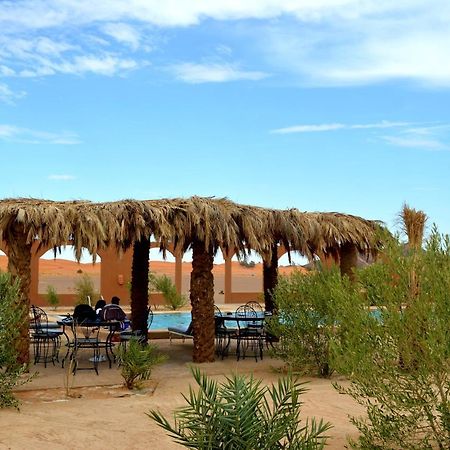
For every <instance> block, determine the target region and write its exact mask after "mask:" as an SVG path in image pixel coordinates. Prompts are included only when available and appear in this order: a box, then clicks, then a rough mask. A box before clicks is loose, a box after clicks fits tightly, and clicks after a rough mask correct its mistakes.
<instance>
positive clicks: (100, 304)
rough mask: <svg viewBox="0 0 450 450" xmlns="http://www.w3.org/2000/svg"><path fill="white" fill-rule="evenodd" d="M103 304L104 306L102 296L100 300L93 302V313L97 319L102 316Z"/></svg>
mask: <svg viewBox="0 0 450 450" xmlns="http://www.w3.org/2000/svg"><path fill="white" fill-rule="evenodd" d="M105 306H106V302H105V300H103V299H102V298H101V299H100V300H98V301H97V303H96V304H95V308H94V310H95V314H96V315H97V318H98V319H101V318H102V311H103V308H104V307H105Z"/></svg>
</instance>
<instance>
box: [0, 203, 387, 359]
mask: <svg viewBox="0 0 450 450" xmlns="http://www.w3.org/2000/svg"><path fill="white" fill-rule="evenodd" d="M379 228H380V223H379V222H376V221H370V220H365V219H362V218H360V217H356V216H351V215H346V214H340V213H309V212H301V211H298V210H297V209H289V210H277V209H269V208H262V207H256V206H251V205H241V204H238V203H234V202H232V201H230V200H228V199H223V198H205V197H190V198H186V199H183V198H174V199H160V200H132V199H129V200H121V201H116V202H105V203H93V202H89V201H72V202H54V201H50V200H40V199H24V198H20V199H5V200H0V240H3V241H4V242H5V243H6V246H7V249H8V255H9V270H10V271H11V272H12V273H13V275H15V276H19V277H20V279H21V287H22V301H23V302H26V303H29V300H28V292H29V284H30V265H29V262H30V258H31V245H32V244H33V243H34V242H38V243H39V245H45V246H52V247H55V248H57V247H59V246H62V245H65V244H67V243H69V242H70V243H71V244H72V245H73V246H74V249H75V257H76V258H77V259H79V258H80V257H81V252H82V248H87V249H88V250H89V252H91V253H92V254H93V255H94V257H95V254H96V252H97V251H98V250H99V249H101V248H105V247H108V246H111V245H113V246H115V247H116V248H118V249H119V251H120V249H127V248H130V247H133V248H134V249H135V252H134V256H133V274H134V275H135V279H134V280H132V289H131V297H132V298H131V302H132V309H133V310H132V318H133V322H134V323H136V326H140V325H141V324H140V323H139V320H140V317H141V316H142V314H141V313H142V311H144V310H145V308H146V306H147V303H148V279H146V278H148V276H147V275H146V274H148V241H149V240H150V238H152V239H154V240H156V241H157V242H158V244H159V246H160V248H161V250H162V251H163V252H165V250H166V249H167V247H168V246H169V245H174V246H175V247H176V248H178V249H179V250H180V251H186V250H188V249H192V250H193V259H194V261H193V271H192V274H191V276H192V280H191V293H190V299H191V304H192V314H193V329H194V354H193V359H194V361H197V362H204V361H211V360H213V358H214V334H213V332H211V330H212V327H213V323H214V309H213V296H212V295H211V293H212V292H213V289H214V279H213V276H212V260H213V257H214V255H215V253H216V252H217V251H218V250H219V249H221V250H222V251H225V252H228V251H232V252H236V253H238V254H241V255H244V254H246V253H247V252H250V251H251V250H254V251H256V252H258V253H260V254H261V255H262V257H263V259H264V261H265V262H267V263H268V266H269V267H270V266H271V264H273V263H272V261H275V257H274V256H273V255H274V252H275V251H276V249H277V247H278V246H279V245H283V246H284V247H285V248H286V249H287V250H288V252H290V251H292V250H296V251H299V252H300V253H301V254H303V255H306V256H308V257H310V258H311V257H313V256H314V255H317V254H320V253H321V252H322V253H323V252H325V253H326V252H338V251H339V249H342V248H348V246H349V245H350V246H355V248H357V249H358V251H360V252H366V253H367V252H371V251H373V250H374V249H375V248H376V246H377V244H378V229H379ZM269 272H270V273H271V277H272V278H273V279H274V280H275V281H273V280H272V282H271V286H273V284H274V283H275V282H276V270H275V271H274V270H270V271H269ZM138 278H139V280H138ZM26 329H27V318H26V317H24V330H23V339H22V342H21V344H20V348H21V358H22V359H23V360H26V359H27V357H28V355H27V351H28V350H27V349H28V347H27V344H28V343H27V336H28V334H27V332H26Z"/></svg>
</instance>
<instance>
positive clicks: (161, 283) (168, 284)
mask: <svg viewBox="0 0 450 450" xmlns="http://www.w3.org/2000/svg"><path fill="white" fill-rule="evenodd" d="M149 283H150V289H151V290H152V291H153V292H161V293H162V295H163V297H164V301H165V302H166V305H167V306H168V307H169V308H171V309H173V310H174V311H175V310H177V309H180V308H182V307H183V306H185V305H186V303H187V298H186V296H185V295H183V294H179V293H178V292H177V288H176V287H175V285H174V283H173V282H172V280H171V279H170V278H169V277H168V276H167V275H156V274H155V273H153V272H150V274H149Z"/></svg>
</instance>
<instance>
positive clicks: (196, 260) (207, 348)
mask: <svg viewBox="0 0 450 450" xmlns="http://www.w3.org/2000/svg"><path fill="white" fill-rule="evenodd" d="M213 261H214V256H213V253H212V251H208V249H206V248H205V244H204V243H203V242H200V241H194V242H193V244H192V272H191V293H190V299H191V305H192V325H193V335H194V352H193V355H192V357H193V361H194V362H196V363H203V362H213V361H214V351H215V346H214V337H215V326H214V276H213V273H212V269H213Z"/></svg>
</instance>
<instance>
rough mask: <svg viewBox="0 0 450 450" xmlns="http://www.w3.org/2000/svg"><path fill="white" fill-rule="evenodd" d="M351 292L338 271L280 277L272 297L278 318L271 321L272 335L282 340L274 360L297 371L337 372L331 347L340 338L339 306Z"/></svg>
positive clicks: (321, 373) (269, 327)
mask: <svg viewBox="0 0 450 450" xmlns="http://www.w3.org/2000/svg"><path fill="white" fill-rule="evenodd" d="M351 292H352V288H351V285H350V282H349V280H348V279H347V278H342V277H341V275H340V273H339V271H338V270H337V268H333V269H330V270H325V271H315V272H312V273H311V274H309V275H304V274H302V273H301V272H293V273H292V274H291V275H290V276H288V277H280V280H279V282H278V285H277V287H276V289H275V291H274V295H273V299H274V302H275V304H276V307H277V310H278V314H277V315H275V316H274V317H273V318H271V319H269V320H268V329H269V332H270V333H271V334H272V335H274V336H277V337H279V338H280V343H279V345H278V346H277V349H276V351H275V352H273V353H274V356H277V357H280V358H282V359H283V360H285V361H286V363H287V364H288V366H290V367H291V368H292V369H293V370H295V371H299V372H303V373H309V372H312V371H314V372H316V373H317V374H318V375H319V376H321V377H329V376H330V375H331V374H332V373H333V370H334V369H333V366H332V363H331V356H330V349H329V345H330V342H331V341H332V340H333V339H337V337H338V334H339V328H338V327H336V314H337V311H336V302H337V300H338V299H339V298H340V297H341V296H347V295H351Z"/></svg>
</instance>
